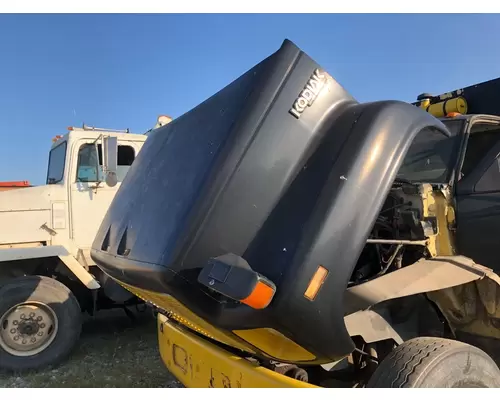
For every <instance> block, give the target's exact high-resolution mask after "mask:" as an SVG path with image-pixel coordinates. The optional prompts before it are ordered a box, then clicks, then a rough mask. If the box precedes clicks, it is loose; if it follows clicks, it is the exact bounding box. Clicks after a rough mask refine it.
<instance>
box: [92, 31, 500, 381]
mask: <svg viewBox="0 0 500 400" xmlns="http://www.w3.org/2000/svg"><path fill="white" fill-rule="evenodd" d="M499 84H500V81H499V80H496V81H492V82H487V83H485V84H483V85H478V86H474V87H470V88H465V89H463V90H461V91H456V92H453V93H449V94H446V95H443V96H436V97H434V96H430V95H423V96H420V97H419V99H418V102H416V103H415V104H409V103H405V102H400V101H380V102H373V103H365V104H363V103H359V102H357V101H356V100H355V99H354V98H353V97H352V96H351V95H350V94H349V93H348V92H347V91H346V90H345V89H344V88H343V87H342V86H340V84H339V83H338V82H337V81H336V80H334V79H333V77H331V76H330V75H329V74H328V73H327V72H326V71H325V70H323V69H322V68H321V67H320V66H319V65H318V64H317V63H316V62H315V61H313V60H312V59H311V58H310V57H309V56H308V55H307V54H305V53H304V52H302V51H301V50H300V49H299V48H297V47H296V46H295V45H294V44H293V43H292V42H290V41H285V42H284V43H283V45H282V47H281V48H280V49H279V50H278V51H277V52H275V53H274V54H272V55H271V56H269V57H268V58H266V59H265V60H263V61H262V62H260V63H259V64H257V65H256V66H254V67H253V68H252V69H250V70H249V71H248V72H247V73H245V74H243V75H242V76H241V77H240V78H238V79H236V80H235V81H234V82H232V83H231V84H229V85H228V86H227V87H225V88H224V89H222V90H221V91H220V92H218V93H217V94H215V95H214V96H212V97H210V98H209V99H207V100H206V101H205V102H203V103H201V104H200V105H198V106H197V107H195V108H194V109H192V110H191V111H189V112H187V113H186V114H184V115H183V116H181V117H180V118H178V119H176V120H175V121H173V122H171V123H169V124H168V125H166V126H164V127H161V128H159V129H158V130H157V131H156V132H153V133H152V134H151V135H150V137H149V139H148V141H147V142H146V144H145V146H144V148H143V150H142V151H141V153H140V154H139V156H138V157H137V159H136V161H135V163H134V165H133V166H132V168H131V170H130V171H129V174H128V175H127V177H126V179H125V180H124V182H123V185H122V186H121V187H120V189H119V191H118V193H117V195H116V197H115V198H114V200H113V202H112V204H111V206H110V208H109V210H108V212H107V214H106V216H105V218H104V220H103V222H102V224H101V227H100V229H99V231H98V233H97V236H96V238H95V240H94V243H93V245H92V252H91V257H92V258H93V260H94V261H95V263H96V264H97V265H98V266H99V268H101V269H102V270H103V271H104V272H105V273H106V274H108V275H109V276H111V277H112V278H113V279H115V280H116V281H117V282H119V283H120V284H121V285H122V286H123V287H125V288H127V289H129V290H130V291H131V292H133V293H135V294H136V295H137V296H139V297H141V298H143V299H144V300H146V301H147V302H149V303H151V304H153V305H154V306H155V307H157V309H158V310H159V315H158V335H159V347H160V353H161V356H162V359H163V361H164V363H165V365H166V366H167V368H168V369H169V370H170V371H171V372H172V373H173V374H174V375H175V376H176V377H177V378H178V379H179V380H180V381H181V382H182V383H183V384H184V385H185V386H187V387H317V386H322V387H325V386H326V387H328V386H337V385H346V386H353V387H354V386H355V387H500V370H499V369H498V367H497V365H496V363H495V361H494V360H493V359H492V357H491V355H492V354H494V350H495V349H496V348H498V343H499V342H498V340H499V339H500V307H499V306H498V305H499V304H500V287H499V284H500V277H499V276H498V272H499V271H500V252H499V251H498V249H499V244H500V242H499V238H500V212H499V210H500V160H499V156H500V117H499V115H500V98H499V95H500V90H499V88H498V85H499ZM457 112H462V114H464V115H458V114H457ZM468 112H471V113H475V115H470V114H467V113H468ZM484 112H487V113H489V114H490V115H482V113H484ZM437 117H440V118H437ZM137 209H140V210H142V211H141V212H140V213H138V212H137Z"/></svg>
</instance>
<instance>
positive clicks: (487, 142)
mask: <svg viewBox="0 0 500 400" xmlns="http://www.w3.org/2000/svg"><path fill="white" fill-rule="evenodd" d="M498 141H500V127H499V126H498V125H491V124H481V123H478V124H475V125H473V126H472V128H471V132H470V134H469V139H468V140H467V149H466V151H465V158H464V162H463V165H462V169H461V177H464V176H468V175H469V174H470V173H471V172H472V171H473V170H474V169H475V168H476V167H477V166H478V164H479V163H480V162H481V161H482V159H483V157H484V156H486V154H487V153H488V151H489V150H490V149H491V148H492V147H493V146H494V145H495V144H496V143H497V142H498Z"/></svg>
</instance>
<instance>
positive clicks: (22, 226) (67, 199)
mask: <svg viewBox="0 0 500 400" xmlns="http://www.w3.org/2000/svg"><path fill="white" fill-rule="evenodd" d="M147 137H148V136H147V135H142V134H132V133H129V132H128V130H127V131H114V130H106V129H98V128H92V127H87V126H85V125H84V127H83V128H69V131H68V133H67V134H65V135H63V136H57V137H55V138H54V139H53V144H52V147H51V150H50V153H49V161H48V168H47V179H46V184H45V185H43V186H35V187H27V188H22V189H16V190H10V191H4V192H1V193H0V369H10V370H24V369H32V368H40V367H44V366H46V365H53V364H56V363H58V362H60V361H62V360H64V359H65V358H66V357H67V356H68V355H69V353H70V352H71V350H72V349H73V347H74V345H75V344H76V342H77V341H78V338H79V334H80V329H81V313H82V311H88V312H90V313H93V312H94V311H96V310H98V309H102V308H110V307H117V306H118V307H124V306H127V305H132V304H137V302H138V299H137V298H135V297H134V296H133V295H131V294H130V293H129V292H126V291H125V290H124V289H122V288H121V287H119V286H117V285H116V284H115V283H113V281H111V280H109V279H108V278H107V277H106V276H105V275H104V274H102V273H101V272H100V270H99V269H98V268H97V267H95V265H94V263H93V262H92V259H91V258H90V254H89V250H90V247H91V244H92V241H93V240H94V236H95V235H96V233H97V230H98V228H99V226H100V224H101V221H102V219H103V218H104V216H105V214H106V211H107V209H108V207H109V205H110V204H111V201H112V200H113V197H114V196H115V193H116V191H117V190H118V188H119V187H120V185H121V182H122V181H123V179H124V177H125V175H126V174H127V171H128V169H129V168H130V166H131V165H132V163H133V161H134V159H135V157H136V156H137V154H138V153H139V151H140V150H141V148H142V146H143V144H144V142H145V141H146V139H147Z"/></svg>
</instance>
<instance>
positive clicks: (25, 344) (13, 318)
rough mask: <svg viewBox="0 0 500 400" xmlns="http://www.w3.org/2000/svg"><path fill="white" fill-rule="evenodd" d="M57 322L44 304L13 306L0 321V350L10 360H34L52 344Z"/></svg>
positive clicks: (30, 303)
mask: <svg viewBox="0 0 500 400" xmlns="http://www.w3.org/2000/svg"><path fill="white" fill-rule="evenodd" d="M57 328H58V321H57V316H56V314H55V312H54V311H53V310H52V309H51V308H50V307H49V306H48V305H46V304H43V303H38V302H26V303H20V304H16V305H15V306H14V307H11V308H10V309H9V310H7V311H6V312H5V313H4V314H3V315H2V317H1V318H0V347H2V348H3V349H4V350H5V351H6V352H7V353H10V354H12V355H14V356H21V357H27V356H34V355H36V354H38V353H40V352H42V351H43V350H45V349H46V348H47V347H49V346H50V344H51V343H52V342H53V341H54V339H55V337H56V335H57Z"/></svg>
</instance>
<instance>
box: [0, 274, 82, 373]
mask: <svg viewBox="0 0 500 400" xmlns="http://www.w3.org/2000/svg"><path fill="white" fill-rule="evenodd" d="M81 327H82V312H81V309H80V306H79V304H78V301H77V300H76V298H75V296H74V295H73V293H72V292H71V291H70V290H69V289H68V288H67V287H66V286H65V285H63V284H62V283H60V282H58V281H56V280H54V279H51V278H47V277H45V276H26V277H21V278H16V279H12V280H8V281H6V282H5V283H2V284H1V286H0V369H5V370H10V371H24V370H31V369H39V368H43V367H47V366H55V365H57V364H58V363H60V362H62V361H63V360H65V359H66V358H67V357H68V356H69V354H70V352H71V351H72V350H73V348H74V346H75V345H76V343H77V342H78V339H79V337H80V332H81Z"/></svg>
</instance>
